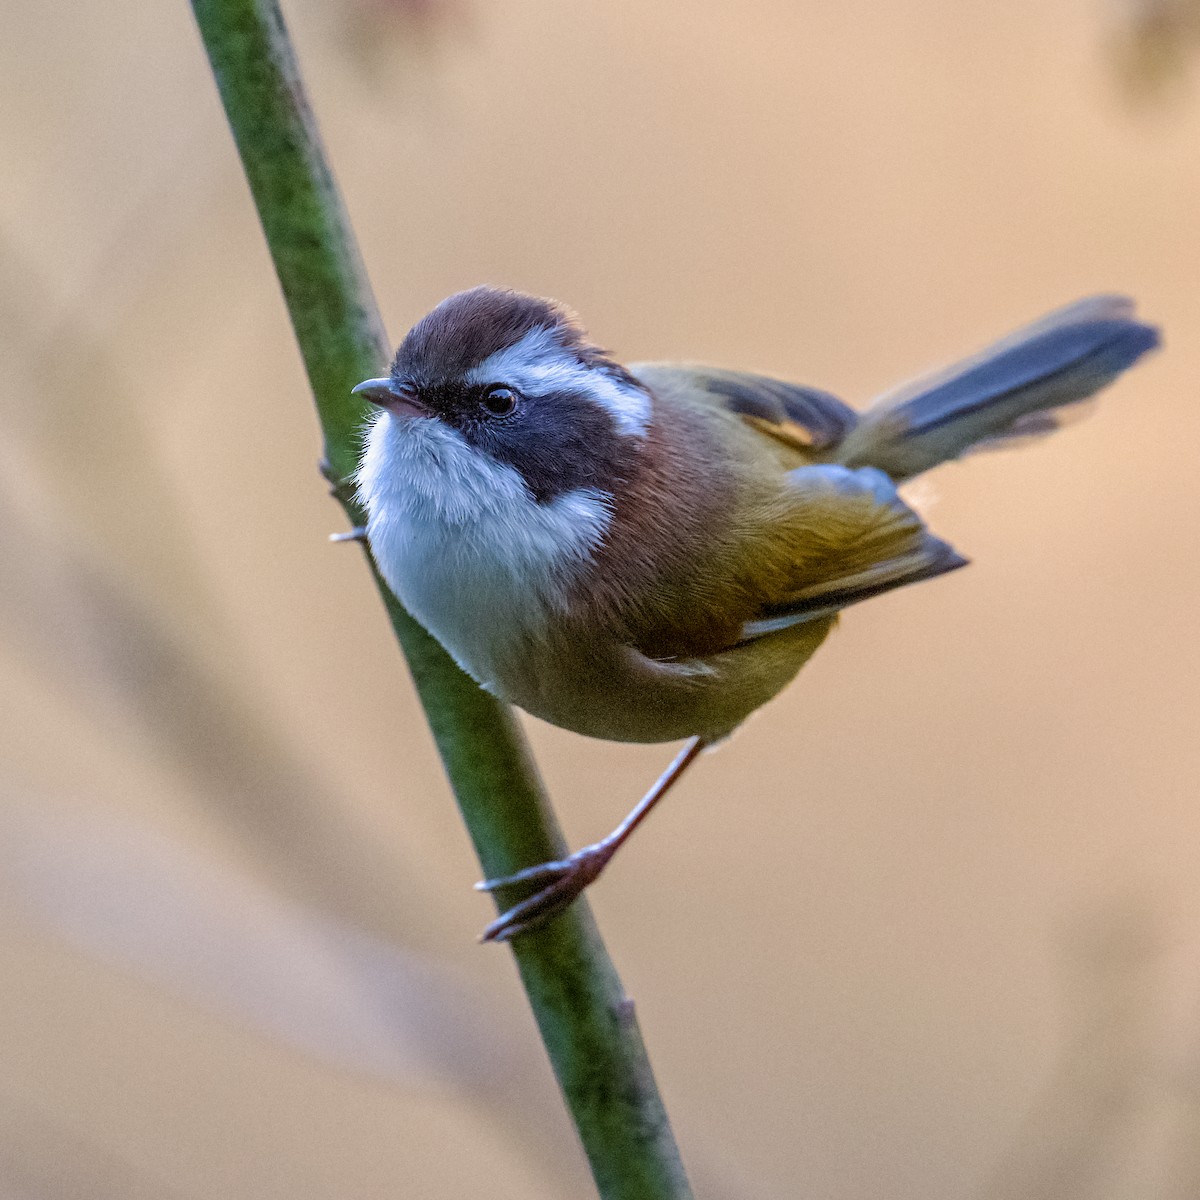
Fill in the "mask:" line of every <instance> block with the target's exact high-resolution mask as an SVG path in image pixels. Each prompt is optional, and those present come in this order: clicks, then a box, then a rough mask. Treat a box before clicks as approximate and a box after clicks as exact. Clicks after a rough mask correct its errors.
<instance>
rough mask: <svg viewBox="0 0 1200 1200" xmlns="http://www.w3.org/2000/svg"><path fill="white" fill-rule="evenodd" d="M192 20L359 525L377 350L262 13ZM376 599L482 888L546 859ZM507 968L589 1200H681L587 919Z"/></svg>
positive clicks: (441, 668)
mask: <svg viewBox="0 0 1200 1200" xmlns="http://www.w3.org/2000/svg"><path fill="white" fill-rule="evenodd" d="M192 8H193V11H194V12H195V15H196V20H197V23H198V24H199V26H200V33H201V36H202V37H203V39H204V44H205V48H206V49H207V51H208V56H209V61H210V63H211V64H212V69H213V74H214V76H215V77H216V81H217V87H218V89H219V90H220V93H221V99H222V101H223V103H224V106H225V112H226V115H227V117H228V118H229V124H230V126H231V128H232V130H233V135H234V139H235V141H236V142H237V147H238V151H239V152H240V154H241V157H242V165H243V166H244V167H245V170H246V176H247V178H248V180H249V183H250V190H251V192H252V193H253V196H254V202H255V204H256V206H257V208H258V214H259V217H260V219H261V221H262V225H263V231H264V232H265V234H266V237H267V242H268V245H269V247H270V251H271V256H272V258H273V259H274V262H275V269H276V271H277V273H278V275H279V281H280V283H281V285H282V287H283V293H284V298H285V300H286V302H287V306H288V311H289V313H290V315H291V319H292V325H293V328H294V329H295V332H296V339H297V341H298V342H299V344H300V351H301V353H302V355H303V357H304V364H305V368H306V369H307V372H308V378H309V382H310V384H311V385H312V390H313V394H314V396H315V398H316V405H317V412H318V414H319V416H320V420H321V426H322V429H323V432H324V438H325V461H326V472H327V475H328V478H329V480H330V482H331V484H332V485H333V494H334V495H335V496H336V497H337V499H338V500H339V501H340V502H341V504H342V507H343V508H344V509H345V510H346V513H347V515H348V516H349V518H350V520H351V521H352V522H353V523H354V524H355V525H361V524H363V517H364V514H363V512H362V511H361V509H360V508H359V507H358V505H357V503H356V501H355V498H354V495H353V492H352V490H351V488H350V486H349V485H348V483H347V480H348V479H349V477H350V475H351V473H352V472H353V470H354V467H355V461H356V457H357V444H358V443H357V430H358V428H359V426H360V424H361V422H362V419H363V415H364V408H363V406H362V405H361V404H358V403H356V402H355V401H354V400H353V399H352V397H351V396H350V394H349V392H350V389H351V388H352V387H353V386H354V385H355V384H356V383H358V382H360V381H361V380H363V379H365V378H367V377H369V376H371V375H378V374H379V372H380V369H381V367H382V365H383V364H384V363H385V362H386V361H387V358H388V345H387V340H386V337H385V335H384V331H383V325H382V322H381V320H380V317H379V312H378V309H377V308H376V305H375V300H374V297H373V295H372V292H371V287H370V284H369V283H368V281H367V277H366V273H365V271H364V269H363V266H362V262H361V260H360V258H359V254H358V248H357V245H356V243H355V240H354V236H353V234H352V232H351V230H350V226H349V223H348V221H347V219H346V214H345V210H344V208H343V206H342V202H341V197H340V196H339V194H338V191H337V188H336V186H335V184H334V181H333V178H332V175H331V174H330V170H329V167H328V165H327V163H326V159H325V155H324V151H323V149H322V146H321V141H320V137H319V135H318V133H317V129H316V124H315V122H314V120H313V117H312V113H311V111H310V109H309V106H308V101H307V97H306V95H305V91H304V84H303V81H302V79H301V76H300V72H299V68H298V66H297V63H296V59H295V55H294V53H293V51H292V47H291V43H290V41H289V38H288V34H287V30H286V27H285V26H284V22H283V17H282V15H281V13H280V11H279V7H278V4H277V3H276V0H192ZM368 561H369V555H368ZM372 571H374V566H373V564H372ZM375 582H376V585H377V586H378V588H379V591H380V595H381V597H382V599H383V602H384V605H385V606H386V608H387V612H388V616H389V618H390V619H391V622H392V627H393V629H394V630H395V632H396V636H397V639H398V640H399V642H400V645H401V647H402V648H403V650H404V653H405V656H406V657H407V659H408V664H409V667H410V669H411V671H412V675H413V679H414V681H415V683H416V687H417V692H418V694H419V695H420V698H421V702H422V704H423V705H424V707H425V712H426V714H427V716H428V719H429V724H430V726H431V728H432V730H433V736H434V739H435V741H436V742H437V747H438V751H439V752H440V754H441V756H442V761H443V763H444V764H445V768H446V773H447V774H448V775H449V777H450V783H451V786H452V787H453V788H454V793H455V796H456V798H457V801H458V805H459V808H460V810H461V812H462V816H463V820H464V821H465V822H466V825H467V828H468V830H469V832H470V835H471V838H472V840H473V842H474V844H475V849H476V852H477V853H478V855H479V861H480V864H481V866H482V868H483V873H484V875H485V877H488V878H494V877H496V876H502V875H508V874H511V873H512V872H514V871H516V870H518V869H520V868H521V867H525V866H528V865H529V864H530V863H536V862H541V861H544V860H546V859H549V858H556V857H561V855H562V854H563V853H564V852H565V846H564V844H563V839H562V835H561V834H560V832H559V830H558V826H557V823H556V822H555V819H554V815H553V813H552V812H551V810H550V806H549V803H548V801H547V799H546V795H545V792H544V790H543V788H542V785H541V782H540V780H539V778H538V775H537V771H536V769H535V767H534V765H533V761H532V759H531V757H530V755H529V751H528V749H527V747H526V745H525V742H524V739H523V738H522V735H521V733H520V730H519V728H518V726H517V724H516V721H515V720H514V718H513V715H512V713H511V711H510V710H509V709H508V708H507V707H506V706H504V705H502V704H500V703H499V702H497V701H496V700H494V699H493V698H491V697H490V696H488V695H486V694H485V693H484V692H482V691H480V690H479V689H478V688H477V687H476V686H475V685H474V683H472V682H471V681H470V680H469V679H468V678H467V677H466V676H465V675H464V674H463V673H462V672H461V671H459V669H458V668H457V667H456V666H455V665H454V663H453V662H452V660H451V659H450V658H449V656H448V655H447V654H446V652H445V651H444V650H443V649H442V647H441V646H440V645H439V644H438V643H437V642H436V641H434V639H433V638H432V637H430V636H429V634H427V633H426V632H425V630H424V629H422V628H421V626H419V625H418V624H417V623H416V622H415V621H414V620H413V618H412V617H410V616H409V615H408V613H406V612H405V611H404V609H403V608H401V606H400V605H399V603H398V602H397V601H396V599H395V597H393V596H392V595H391V593H390V592H389V591H388V589H387V587H386V586H385V585H384V583H383V582H382V580H381V579H380V578H379V575H378V573H375ZM504 899H507V898H504ZM502 905H503V900H502ZM512 951H513V954H514V956H515V958H516V962H517V966H518V969H519V970H520V973H521V979H522V981H523V983H524V985H525V990H526V992H527V994H528V997H529V1002H530V1005H531V1007H532V1009H533V1013H534V1016H535V1018H536V1019H537V1022H538V1026H539V1028H540V1029H541V1033H542V1038H543V1040H544V1042H545V1044H546V1050H547V1052H548V1054H549V1056H550V1060H551V1063H552V1065H553V1067H554V1072H555V1074H556V1075H557V1077H558V1081H559V1084H560V1086H561V1087H562V1090H563V1094H564V1096H565V1098H566V1101H567V1105H568V1107H569V1109H570V1111H571V1115H572V1117H573V1119H574V1121H575V1125H576V1128H577V1129H578V1131H579V1136H580V1138H581V1140H582V1142H583V1146H584V1150H585V1151H586V1153H587V1156H588V1160H589V1162H590V1163H591V1167H592V1172H593V1174H594V1176H595V1179H596V1183H597V1186H598V1188H599V1190H600V1194H601V1196H603V1197H605V1198H606V1200H660V1198H661V1200H681V1198H686V1197H690V1196H691V1194H692V1193H691V1189H690V1188H689V1186H688V1182H687V1178H686V1176H685V1175H684V1170H683V1166H682V1163H681V1161H680V1158H679V1151H678V1149H677V1148H676V1145H675V1140H674V1135H673V1134H672V1131H671V1127H670V1124H669V1122H668V1120H667V1115H666V1110H665V1109H664V1107H663V1104H662V1100H661V1098H660V1097H659V1094H658V1090H657V1087H656V1085H655V1082H654V1077H653V1074H652V1072H651V1070H650V1064H649V1060H648V1059H647V1057H646V1051H645V1047H644V1046H643V1044H642V1040H641V1034H640V1031H639V1030H638V1026H637V1021H636V1019H635V1017H634V1014H633V1005H632V1002H631V1001H630V1000H628V999H627V998H626V996H625V994H624V991H623V989H622V987H621V981H620V979H619V978H618V976H617V973H616V970H615V968H614V967H613V965H612V961H611V959H610V958H609V956H608V952H607V951H606V950H605V948H604V944H603V942H602V941H601V939H600V934H599V932H598V930H597V928H596V925H595V922H594V920H593V919H592V916H591V912H590V910H589V909H588V906H587V904H586V902H584V901H577V902H576V903H575V904H574V905H573V906H572V907H571V908H570V909H569V910H568V911H567V912H566V913H565V914H564V915H563V916H561V917H559V918H558V919H556V920H554V921H552V922H550V923H549V924H547V925H546V926H544V927H543V928H541V929H539V930H537V931H535V932H532V933H530V934H527V935H525V936H523V937H521V938H518V939H516V940H515V941H514V942H513V943H512Z"/></svg>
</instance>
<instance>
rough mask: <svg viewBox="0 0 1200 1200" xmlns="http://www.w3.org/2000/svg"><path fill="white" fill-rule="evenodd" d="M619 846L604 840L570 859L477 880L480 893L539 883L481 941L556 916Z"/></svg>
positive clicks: (520, 930)
mask: <svg viewBox="0 0 1200 1200" xmlns="http://www.w3.org/2000/svg"><path fill="white" fill-rule="evenodd" d="M616 849H617V844H616V843H615V842H613V841H611V840H610V839H605V840H604V841H602V842H596V843H595V844H594V845H591V846H584V848H583V849H582V850H577V851H576V852H575V853H574V854H572V855H570V856H569V857H568V858H564V859H558V860H555V861H552V862H544V863H539V864H538V865H537V866H536V867H526V868H525V870H523V871H517V872H516V873H515V874H513V875H505V876H503V877H502V878H500V879H485V880H483V882H482V883H477V884H476V885H475V888H476V890H477V891H480V892H494V891H497V890H498V889H499V888H506V887H510V886H513V885H516V884H523V883H526V884H534V885H538V890H537V891H535V892H534V893H533V895H532V896H528V897H527V898H526V899H524V900H522V901H520V902H519V903H518V904H514V905H513V906H512V907H511V908H509V909H506V910H505V911H504V912H502V913H501V914H500V916H499V917H497V918H496V920H494V921H493V922H492V923H491V924H490V925H489V926H488V927H487V928H486V929H485V930H484V931H483V933H482V934H481V935H480V937H479V940H480V941H481V942H507V941H509V940H510V939H511V938H515V937H518V936H519V935H520V934H522V933H527V932H528V931H529V930H531V929H535V928H536V927H537V926H539V925H541V924H542V923H543V922H544V921H548V920H549V919H550V918H551V917H553V916H556V915H557V914H558V913H560V912H562V910H563V909H565V908H566V907H567V906H568V905H569V904H570V903H571V902H572V901H573V900H575V898H576V897H577V896H579V894H580V893H581V892H582V891H583V889H584V888H586V887H587V886H588V884H590V883H592V882H593V881H594V880H595V879H596V877H597V876H598V875H599V874H600V872H601V871H603V870H604V868H605V866H607V864H608V860H609V859H610V858H612V856H613V855H614V854H615V853H616Z"/></svg>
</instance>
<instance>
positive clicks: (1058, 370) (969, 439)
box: [836, 296, 1159, 480]
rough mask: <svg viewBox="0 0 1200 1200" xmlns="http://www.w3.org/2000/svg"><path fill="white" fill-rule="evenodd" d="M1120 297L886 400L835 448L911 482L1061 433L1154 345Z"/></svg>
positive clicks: (1154, 333) (1088, 303) (850, 462)
mask: <svg viewBox="0 0 1200 1200" xmlns="http://www.w3.org/2000/svg"><path fill="white" fill-rule="evenodd" d="M1158 340H1159V339H1158V330H1157V329H1155V328H1154V327H1153V326H1151V325H1144V324H1143V323H1142V322H1140V321H1138V320H1135V319H1134V316H1133V302H1132V301H1131V300H1127V299H1125V298H1124V297H1122V296H1093V297H1091V298H1089V299H1087V300H1080V301H1078V302H1077V303H1075V304H1072V305H1069V306H1068V307H1067V308H1063V309H1059V310H1058V311H1057V312H1054V313H1051V314H1050V315H1049V316H1046V317H1043V318H1042V319H1041V320H1040V321H1035V322H1034V323H1033V324H1032V325H1027V326H1026V327H1025V328H1024V329H1019V330H1018V331H1017V332H1016V333H1013V334H1010V335H1009V336H1008V337H1006V338H1005V339H1004V340H1003V341H1000V342H997V343H996V344H995V345H993V346H989V347H988V348H987V349H986V350H983V351H981V352H980V353H979V354H976V355H975V356H974V357H973V358H969V359H966V360H965V361H964V362H960V363H956V364H955V365H954V366H952V367H947V368H946V369H944V370H941V371H938V372H936V373H934V374H932V375H927V376H925V377H923V378H921V379H917V380H914V381H913V382H911V383H908V384H905V385H903V386H902V387H899V388H897V389H895V390H894V391H892V392H888V393H887V394H886V395H883V396H881V397H880V398H879V399H878V400H876V401H875V403H874V404H872V406H871V407H870V408H869V409H868V410H867V411H866V412H864V413H863V414H862V416H861V417H860V419H859V421H858V422H857V424H856V425H855V427H854V428H853V429H852V430H851V431H850V432H849V433H848V434H847V436H846V438H845V440H844V441H843V442H842V443H841V445H840V446H839V447H838V451H837V454H836V459H837V461H838V462H841V463H844V464H845V465H846V466H850V467H862V466H869V467H878V468H880V469H881V470H883V471H886V472H887V473H888V475H890V476H891V477H892V478H893V479H896V480H901V479H909V478H911V477H912V476H913V475H919V474H920V473H921V472H922V471H927V470H928V469H929V468H930V467H934V466H936V465H937V464H938V463H940V462H945V461H946V460H947V459H951V458H957V457H958V456H959V455H961V454H964V453H966V452H967V451H969V450H974V449H983V448H987V447H989V446H991V445H1002V444H1004V443H1006V442H1009V441H1012V440H1014V439H1018V438H1025V437H1031V436H1037V435H1039V434H1044V433H1049V432H1051V431H1052V430H1054V429H1057V428H1058V427H1059V426H1060V425H1061V424H1062V421H1063V412H1064V409H1066V408H1067V407H1068V406H1070V405H1074V404H1077V403H1079V401H1081V400H1085V399H1087V397H1089V396H1090V395H1092V393H1093V392H1097V391H1099V390H1100V388H1102V387H1104V386H1105V385H1106V384H1108V383H1110V382H1111V381H1112V380H1113V379H1115V378H1116V377H1117V376H1118V375H1120V374H1121V372H1122V371H1124V370H1125V369H1126V368H1128V367H1131V366H1132V365H1133V364H1134V363H1135V362H1137V360H1138V359H1139V358H1141V356H1142V355H1143V354H1145V353H1146V352H1147V351H1148V350H1152V349H1154V347H1155V346H1157V345H1158Z"/></svg>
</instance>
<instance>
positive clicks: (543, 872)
mask: <svg viewBox="0 0 1200 1200" xmlns="http://www.w3.org/2000/svg"><path fill="white" fill-rule="evenodd" d="M570 869H571V860H570V859H569V858H568V859H551V860H550V861H549V862H544V863H538V864H537V866H535V867H526V868H525V869H524V870H523V871H515V872H514V873H513V874H512V875H501V876H499V877H498V878H496V879H481V880H480V881H479V882H478V883H477V884H476V885H475V890H476V891H477V892H494V891H496V890H497V889H499V888H502V887H508V886H509V884H513V883H541V882H542V881H543V880H547V879H551V880H552V879H558V878H559V877H560V876H561V875H562V874H563V873H564V872H566V871H569V870H570Z"/></svg>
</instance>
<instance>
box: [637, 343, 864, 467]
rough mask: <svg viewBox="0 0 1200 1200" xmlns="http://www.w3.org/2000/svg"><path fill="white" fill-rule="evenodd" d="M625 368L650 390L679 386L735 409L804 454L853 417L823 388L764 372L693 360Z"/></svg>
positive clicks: (847, 426) (841, 433)
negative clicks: (803, 384) (721, 367)
mask: <svg viewBox="0 0 1200 1200" xmlns="http://www.w3.org/2000/svg"><path fill="white" fill-rule="evenodd" d="M629 371H630V373H631V374H632V375H633V376H634V377H635V378H636V379H638V380H640V381H641V382H642V383H645V384H646V385H648V386H649V387H650V389H651V390H652V391H657V390H663V389H665V390H668V391H683V392H686V393H687V395H688V397H689V399H690V400H691V401H692V402H696V401H699V400H707V401H708V402H709V403H711V404H712V405H713V406H714V407H720V408H724V409H726V410H728V411H729V412H733V413H737V414H738V416H740V417H742V418H743V419H744V420H745V421H747V422H748V423H749V424H750V425H752V426H754V427H755V428H756V429H758V430H759V431H760V432H762V433H765V434H768V435H769V436H770V437H772V438H775V439H776V440H777V441H780V442H783V443H784V444H785V445H786V446H788V447H790V448H791V449H793V450H797V451H799V452H800V453H801V454H803V455H805V457H811V456H812V455H813V454H814V453H819V452H820V451H822V450H826V449H828V448H829V447H830V446H833V445H836V444H837V443H838V442H840V441H841V440H842V439H843V438H844V437H845V436H846V434H847V433H849V432H850V430H851V429H853V428H854V426H855V424H856V422H857V420H858V414H857V413H855V411H854V409H852V408H850V407H849V405H847V404H843V403H842V401H841V400H839V399H838V398H837V397H836V396H832V395H830V394H829V393H828V392H823V391H820V390H819V389H818V388H810V387H801V386H800V385H799V384H795V383H785V382H784V381H783V380H780V379H772V378H770V377H769V376H767V375H752V374H750V373H749V372H746V371H724V370H721V369H720V368H718V367H705V366H698V365H695V364H692V363H634V364H633V365H632V366H630V368H629Z"/></svg>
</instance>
